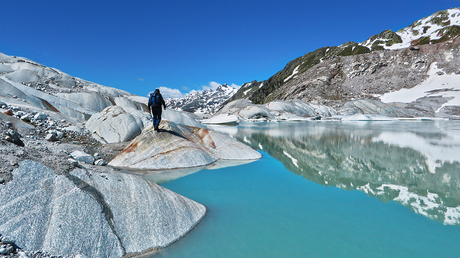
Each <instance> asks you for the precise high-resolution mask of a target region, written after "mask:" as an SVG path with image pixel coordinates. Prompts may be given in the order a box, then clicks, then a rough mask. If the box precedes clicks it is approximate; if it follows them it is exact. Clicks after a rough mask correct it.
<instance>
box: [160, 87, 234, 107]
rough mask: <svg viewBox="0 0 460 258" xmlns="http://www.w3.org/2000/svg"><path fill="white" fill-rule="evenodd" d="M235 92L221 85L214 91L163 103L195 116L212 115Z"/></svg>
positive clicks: (169, 99) (189, 95) (193, 93)
mask: <svg viewBox="0 0 460 258" xmlns="http://www.w3.org/2000/svg"><path fill="white" fill-rule="evenodd" d="M237 91H238V90H237V89H236V88H233V87H231V86H229V85H227V84H223V85H220V86H218V87H217V88H216V89H215V90H212V89H206V90H202V91H194V92H191V93H189V94H187V95H186V96H185V97H184V98H168V99H166V100H165V102H166V105H167V106H168V107H169V108H172V109H176V110H180V111H186V112H190V113H197V114H213V113H214V112H216V111H217V109H218V108H220V106H221V105H222V103H224V102H225V101H226V100H227V99H229V98H231V97H232V96H233V95H234V94H235V93H236V92H237Z"/></svg>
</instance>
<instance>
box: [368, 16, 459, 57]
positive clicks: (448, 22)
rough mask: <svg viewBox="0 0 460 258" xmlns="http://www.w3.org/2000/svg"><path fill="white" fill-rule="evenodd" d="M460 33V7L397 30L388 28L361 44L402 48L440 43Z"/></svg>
mask: <svg viewBox="0 0 460 258" xmlns="http://www.w3.org/2000/svg"><path fill="white" fill-rule="evenodd" d="M458 35H460V8H453V9H448V10H444V11H439V12H436V13H434V14H433V15H430V16H428V17H426V18H423V19H421V20H418V21H416V22H414V23H412V24H411V25H410V26H408V27H406V28H404V29H401V30H399V31H397V32H393V31H391V30H386V31H384V32H382V33H380V34H377V35H374V36H372V37H370V38H369V39H368V40H366V41H364V42H362V43H361V44H360V45H362V46H365V47H368V48H369V49H371V50H383V49H401V48H408V47H411V46H415V45H423V44H430V43H438V42H442V41H446V40H449V39H452V38H454V37H456V36H458Z"/></svg>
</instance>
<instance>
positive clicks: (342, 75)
mask: <svg viewBox="0 0 460 258" xmlns="http://www.w3.org/2000/svg"><path fill="white" fill-rule="evenodd" d="M459 35H460V8H454V9H449V10H446V11H440V12H437V13H435V14H433V15H431V16H429V17H426V18H423V19H421V20H419V21H416V22H414V23H413V24H412V25H410V26H408V27H406V28H404V29H402V30H400V31H397V32H393V31H391V30H387V31H384V32H382V33H380V34H377V35H374V36H372V37H370V38H369V39H368V40H366V41H365V42H362V43H355V42H348V43H345V44H343V45H341V46H337V47H324V48H320V49H317V50H315V51H313V52H310V53H307V54H306V55H304V56H302V57H299V58H297V59H295V60H293V61H291V62H289V63H288V64H287V65H286V67H285V68H284V69H283V70H281V71H279V72H278V73H276V74H275V75H273V76H272V77H270V78H269V79H268V80H265V81H262V82H258V81H253V82H250V83H246V84H244V85H243V86H242V87H241V88H240V89H239V90H238V92H237V93H236V94H235V95H234V96H233V97H232V98H230V99H229V100H228V101H227V102H226V103H229V102H231V101H233V100H236V99H240V98H245V99H249V100H251V101H252V102H253V103H254V104H263V103H268V102H271V101H274V100H292V99H298V100H303V101H305V102H312V103H316V104H323V105H326V106H329V107H332V108H334V109H336V110H337V111H338V112H339V113H342V114H347V115H348V114H353V113H366V112H369V113H371V114H372V113H378V110H381V109H384V110H386V115H390V116H409V117H410V116H448V117H451V116H458V115H460V113H459V108H458V106H459V104H458V103H457V102H458V100H456V101H455V100H454V99H455V98H456V97H457V96H458V95H457V93H458V91H459V90H460V85H459V81H460V70H459V69H458V67H459V65H460V53H459V44H460V37H459ZM448 77H449V78H448ZM427 80H431V84H430V85H429V86H430V87H428V88H429V90H428V91H429V92H427V93H426V94H425V95H423V96H419V98H418V99H415V100H412V101H409V102H407V101H406V102H401V101H392V100H391V99H386V101H384V98H382V97H383V95H384V94H386V93H389V92H396V91H399V90H402V89H411V88H414V87H416V86H419V85H421V84H422V83H423V82H425V81H427ZM425 88H427V86H426V85H425ZM358 100H360V101H361V102H362V103H357V102H356V101H358ZM387 103H392V104H387ZM394 103H397V104H394ZM362 106H367V107H368V108H367V110H365V109H366V108H364V109H363V108H362ZM403 111H405V112H403ZM401 112H402V113H401ZM392 113H393V115H392Z"/></svg>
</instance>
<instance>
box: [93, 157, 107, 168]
mask: <svg viewBox="0 0 460 258" xmlns="http://www.w3.org/2000/svg"><path fill="white" fill-rule="evenodd" d="M94 165H96V166H105V165H107V162H105V160H103V159H97V160H96V161H94Z"/></svg>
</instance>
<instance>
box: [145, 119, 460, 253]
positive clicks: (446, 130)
mask: <svg viewBox="0 0 460 258" xmlns="http://www.w3.org/2000/svg"><path fill="white" fill-rule="evenodd" d="M213 129H215V130H219V131H222V132H225V133H228V134H230V135H231V136H233V137H235V138H237V139H238V140H240V141H242V142H245V143H247V144H248V145H250V146H251V147H253V148H254V149H257V150H259V151H260V152H261V153H262V154H263V158H262V159H260V160H258V161H255V162H252V163H249V164H245V165H240V166H235V167H227V168H221V169H214V170H201V171H199V172H196V171H193V173H191V172H190V173H191V174H190V173H183V172H181V173H182V174H181V175H183V176H182V177H180V178H177V179H175V180H173V181H169V182H167V183H164V184H163V186H164V187H166V188H168V189H171V190H173V191H175V192H177V193H179V194H182V195H184V196H186V197H188V198H191V199H193V200H195V201H197V202H199V203H202V204H204V205H205V206H206V207H207V208H208V213H207V215H206V217H205V218H204V219H203V221H202V222H201V223H200V224H199V225H198V226H197V227H196V228H195V229H194V230H193V231H192V232H191V233H190V234H188V235H187V236H186V237H184V238H183V239H181V240H179V241H178V242H177V243H175V244H173V245H172V246H170V247H168V248H166V249H164V250H163V251H162V252H161V253H159V254H156V255H155V256H154V257H460V244H459V243H458V239H459V237H460V121H387V122H358V121H354V122H332V121H330V122H328V121H318V122H297V123H296V122H282V123H247V124H240V125H238V126H233V127H232V126H216V127H213ZM150 178H151V179H152V178H153V177H152V176H150Z"/></svg>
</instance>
